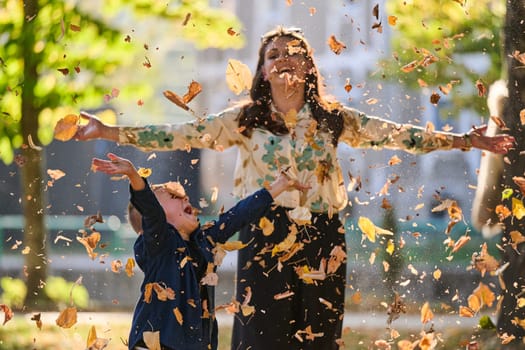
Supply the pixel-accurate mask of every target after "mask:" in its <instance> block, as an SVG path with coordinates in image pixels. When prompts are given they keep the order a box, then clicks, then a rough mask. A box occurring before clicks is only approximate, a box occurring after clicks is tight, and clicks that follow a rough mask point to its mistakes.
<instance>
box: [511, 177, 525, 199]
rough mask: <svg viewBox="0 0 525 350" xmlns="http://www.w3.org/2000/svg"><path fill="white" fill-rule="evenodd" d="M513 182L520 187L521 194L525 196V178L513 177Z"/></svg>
mask: <svg viewBox="0 0 525 350" xmlns="http://www.w3.org/2000/svg"><path fill="white" fill-rule="evenodd" d="M512 181H514V183H515V184H516V185H518V186H519V188H520V192H521V194H522V195H525V177H523V176H513V177H512Z"/></svg>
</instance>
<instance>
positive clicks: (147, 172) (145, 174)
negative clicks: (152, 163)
mask: <svg viewBox="0 0 525 350" xmlns="http://www.w3.org/2000/svg"><path fill="white" fill-rule="evenodd" d="M137 173H139V175H140V176H141V177H143V178H148V177H150V176H151V173H152V170H151V168H138V169H137Z"/></svg>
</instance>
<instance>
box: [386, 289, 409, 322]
mask: <svg viewBox="0 0 525 350" xmlns="http://www.w3.org/2000/svg"><path fill="white" fill-rule="evenodd" d="M406 312H407V306H406V304H405V302H404V301H403V299H402V298H401V296H400V295H399V293H397V292H394V301H393V302H392V303H391V304H390V305H389V306H388V309H387V314H388V320H387V324H388V325H391V324H392V322H393V321H395V320H397V319H398V318H399V316H400V315H401V313H406Z"/></svg>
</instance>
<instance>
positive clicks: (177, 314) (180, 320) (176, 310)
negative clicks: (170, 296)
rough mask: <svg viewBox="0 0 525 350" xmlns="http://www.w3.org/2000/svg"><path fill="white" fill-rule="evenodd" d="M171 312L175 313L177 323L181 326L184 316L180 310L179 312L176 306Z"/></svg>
mask: <svg viewBox="0 0 525 350" xmlns="http://www.w3.org/2000/svg"><path fill="white" fill-rule="evenodd" d="M173 314H174V315H175V318H176V319H177V322H179V324H180V325H181V326H182V323H183V322H184V318H183V317H182V312H180V310H179V308H178V307H176V308H174V309H173Z"/></svg>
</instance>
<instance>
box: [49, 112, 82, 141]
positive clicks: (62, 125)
mask: <svg viewBox="0 0 525 350" xmlns="http://www.w3.org/2000/svg"><path fill="white" fill-rule="evenodd" d="M79 120H80V117H79V116H78V115H75V114H68V115H66V116H65V117H64V118H62V119H60V120H59V121H58V122H57V123H56V125H55V130H54V137H55V139H57V140H59V141H68V140H71V139H72V138H73V136H75V134H76V133H77V130H78V122H79Z"/></svg>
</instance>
